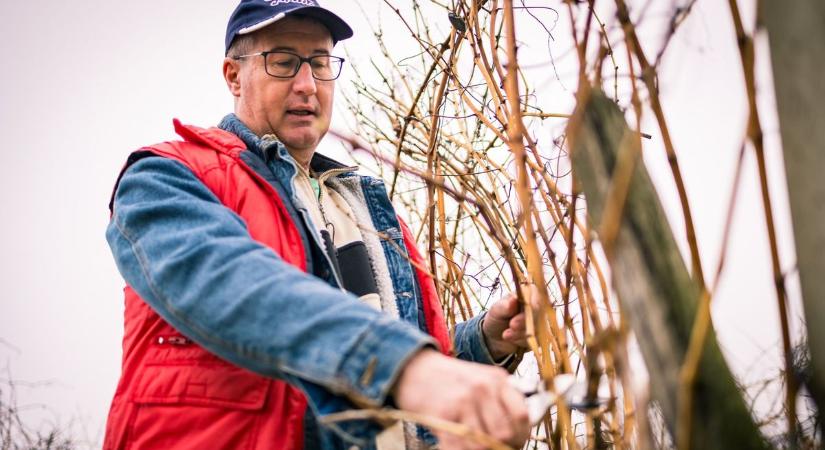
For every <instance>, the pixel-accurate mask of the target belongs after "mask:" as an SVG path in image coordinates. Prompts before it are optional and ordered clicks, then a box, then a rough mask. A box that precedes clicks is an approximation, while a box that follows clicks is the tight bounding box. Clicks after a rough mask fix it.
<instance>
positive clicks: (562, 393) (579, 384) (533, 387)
mask: <svg viewBox="0 0 825 450" xmlns="http://www.w3.org/2000/svg"><path fill="white" fill-rule="evenodd" d="M509 382H510V385H511V386H513V387H514V388H516V389H517V390H518V391H519V392H521V393H522V394H524V395H525V396H526V397H527V399H526V402H527V413H528V416H529V417H530V423H531V424H532V425H534V426H535V425H537V424H538V423H539V422H540V421H541V419H542V418H543V417H544V416H545V414H547V411H548V410H549V409H550V407H551V406H553V405H554V404H555V403H556V402H557V401H558V400H559V398H561V399H562V400H564V403H565V404H566V405H567V407H568V408H570V409H575V410H579V411H586V410H589V409H593V408H598V407H600V406H601V405H604V404H605V403H607V402H608V401H609V400H610V399H609V398H604V397H596V398H589V397H588V396H587V382H586V381H585V380H576V377H575V376H574V375H571V374H561V375H556V376H555V377H553V389H552V390H549V389H547V388H545V383H544V382H543V381H542V380H541V379H536V378H535V377H533V378H519V377H516V376H515V375H510V378H509Z"/></svg>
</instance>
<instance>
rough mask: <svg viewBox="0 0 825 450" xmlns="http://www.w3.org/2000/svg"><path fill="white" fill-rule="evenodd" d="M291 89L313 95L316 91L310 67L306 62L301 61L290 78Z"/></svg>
mask: <svg viewBox="0 0 825 450" xmlns="http://www.w3.org/2000/svg"><path fill="white" fill-rule="evenodd" d="M292 89H293V90H294V91H295V92H297V93H299V94H302V95H314V94H315V92H317V87H316V86H315V78H314V77H313V76H312V67H311V66H310V65H309V63H307V62H302V63H301V65H300V66H299V67H298V73H297V74H295V79H294V80H292Z"/></svg>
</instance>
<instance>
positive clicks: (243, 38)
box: [226, 33, 256, 58]
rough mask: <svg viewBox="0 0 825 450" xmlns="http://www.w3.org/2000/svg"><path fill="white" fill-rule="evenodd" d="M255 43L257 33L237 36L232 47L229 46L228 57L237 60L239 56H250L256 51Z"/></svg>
mask: <svg viewBox="0 0 825 450" xmlns="http://www.w3.org/2000/svg"><path fill="white" fill-rule="evenodd" d="M255 42H256V39H255V33H252V34H243V35H240V36H236V37H235V39H233V40H232V45H230V46H229V50H228V51H227V52H226V56H228V57H229V58H237V57H238V56H243V55H248V54H250V53H252V52H253V51H254V50H255Z"/></svg>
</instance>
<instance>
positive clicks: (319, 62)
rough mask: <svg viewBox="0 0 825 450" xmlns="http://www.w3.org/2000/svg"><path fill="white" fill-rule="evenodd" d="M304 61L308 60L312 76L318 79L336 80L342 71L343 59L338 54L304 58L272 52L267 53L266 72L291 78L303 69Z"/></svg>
mask: <svg viewBox="0 0 825 450" xmlns="http://www.w3.org/2000/svg"><path fill="white" fill-rule="evenodd" d="M303 61H307V63H308V64H309V67H310V69H311V70H312V76H313V77H314V78H315V79H318V80H334V79H336V78H338V75H339V74H340V72H341V65H342V60H341V58H338V57H336V56H329V55H315V56H311V57H309V58H306V59H303V60H302V58H301V57H300V56H298V55H294V54H292V53H282V52H270V53H267V54H266V73H268V74H269V75H272V76H273V77H279V78H291V77H294V76H295V75H296V74H297V73H298V71H299V70H300V69H301V63H302V62H303Z"/></svg>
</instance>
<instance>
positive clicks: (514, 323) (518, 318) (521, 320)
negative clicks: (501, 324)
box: [509, 313, 527, 331]
mask: <svg viewBox="0 0 825 450" xmlns="http://www.w3.org/2000/svg"><path fill="white" fill-rule="evenodd" d="M526 327H527V319H526V317H525V315H524V313H518V314H516V315H515V316H513V318H512V319H510V327H509V328H510V329H511V330H513V331H519V330H524V329H525V328H526Z"/></svg>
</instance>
